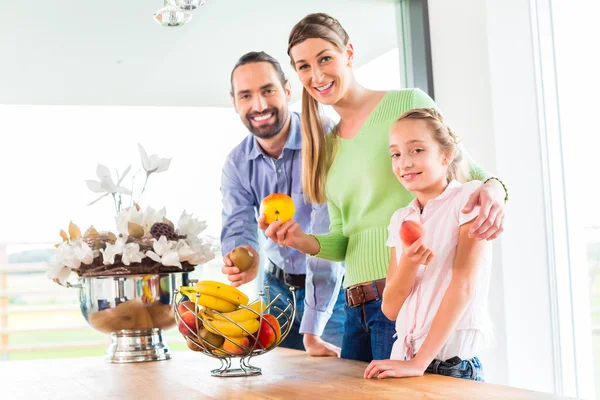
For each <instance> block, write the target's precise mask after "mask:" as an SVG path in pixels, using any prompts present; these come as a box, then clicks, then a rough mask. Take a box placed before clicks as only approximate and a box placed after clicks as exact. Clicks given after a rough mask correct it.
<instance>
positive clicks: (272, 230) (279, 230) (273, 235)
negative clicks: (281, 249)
mask: <svg viewBox="0 0 600 400" xmlns="http://www.w3.org/2000/svg"><path fill="white" fill-rule="evenodd" d="M258 227H259V228H260V229H262V230H263V231H265V235H266V236H267V237H268V238H269V239H271V240H272V241H274V242H275V243H277V244H279V245H280V246H288V247H292V248H294V249H298V247H299V246H300V245H301V243H302V240H303V239H305V236H307V235H306V234H305V233H304V232H302V230H301V229H300V225H299V224H298V223H297V222H296V221H294V220H293V219H290V220H289V221H287V222H285V223H283V224H282V223H281V221H279V220H276V221H274V222H272V223H271V224H267V223H266V221H265V216H264V215H261V216H260V217H259V218H258Z"/></svg>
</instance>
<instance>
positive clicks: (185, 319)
mask: <svg viewBox="0 0 600 400" xmlns="http://www.w3.org/2000/svg"><path fill="white" fill-rule="evenodd" d="M196 321H198V322H196ZM196 323H197V324H198V326H197V328H198V330H199V329H200V328H201V327H202V324H201V323H200V320H198V319H197V318H196V314H194V313H193V312H191V311H188V312H185V313H183V314H181V319H180V320H179V323H178V324H177V329H179V333H181V334H182V335H183V336H191V337H194V335H195V334H197V331H196ZM186 325H187V326H186Z"/></svg>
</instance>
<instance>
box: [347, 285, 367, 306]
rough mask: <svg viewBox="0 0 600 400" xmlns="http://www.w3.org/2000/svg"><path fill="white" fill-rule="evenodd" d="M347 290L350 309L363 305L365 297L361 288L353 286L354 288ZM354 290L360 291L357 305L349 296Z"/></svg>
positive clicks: (351, 296)
mask: <svg viewBox="0 0 600 400" xmlns="http://www.w3.org/2000/svg"><path fill="white" fill-rule="evenodd" d="M347 290H348V298H349V299H350V302H351V303H352V304H351V305H350V308H356V307H358V306H361V305H363V304H365V301H366V299H367V298H366V296H365V291H364V290H363V287H362V286H354V287H352V288H349V289H347ZM355 290H360V295H359V300H358V302H357V303H355V302H354V297H353V295H352V294H351V293H352V292H353V291H355Z"/></svg>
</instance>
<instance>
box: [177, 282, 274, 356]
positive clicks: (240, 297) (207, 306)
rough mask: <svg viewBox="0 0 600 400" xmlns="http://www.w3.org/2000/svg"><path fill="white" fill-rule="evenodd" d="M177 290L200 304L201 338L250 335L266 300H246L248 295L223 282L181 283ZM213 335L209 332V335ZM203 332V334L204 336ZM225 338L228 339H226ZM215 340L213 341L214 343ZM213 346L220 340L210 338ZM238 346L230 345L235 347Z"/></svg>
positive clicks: (255, 326)
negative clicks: (249, 301)
mask: <svg viewBox="0 0 600 400" xmlns="http://www.w3.org/2000/svg"><path fill="white" fill-rule="evenodd" d="M180 292H181V293H182V294H183V295H186V296H187V297H189V299H190V301H192V302H197V303H198V304H199V305H201V306H203V307H202V308H201V309H200V310H199V312H198V315H199V316H200V318H201V319H202V322H203V323H202V325H203V328H202V333H204V335H202V338H203V339H204V340H207V338H210V337H212V338H221V339H223V337H227V338H238V339H240V340H241V338H243V337H246V336H249V335H252V334H254V333H256V332H257V331H258V329H259V328H260V322H259V318H260V314H262V313H264V312H265V310H266V306H267V305H266V303H265V302H264V301H262V300H256V301H254V302H252V303H251V304H248V296H246V295H245V294H244V293H242V292H241V291H240V290H238V289H236V288H234V287H233V286H230V285H228V284H225V283H221V282H215V281H200V282H198V283H197V284H196V285H194V286H182V287H181V288H180ZM210 335H212V336H210ZM205 336H206V337H205ZM225 341H227V340H225ZM213 342H214V343H213ZM209 343H211V344H212V345H213V346H214V347H212V346H211V347H212V348H211V349H208V350H214V351H215V352H217V351H216V350H217V349H215V348H216V347H222V346H223V345H224V344H223V341H222V340H221V341H217V340H210V341H209ZM235 350H237V349H233V351H235Z"/></svg>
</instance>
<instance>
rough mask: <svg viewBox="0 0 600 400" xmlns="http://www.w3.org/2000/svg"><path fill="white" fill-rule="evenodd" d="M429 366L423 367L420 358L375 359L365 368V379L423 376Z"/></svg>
mask: <svg viewBox="0 0 600 400" xmlns="http://www.w3.org/2000/svg"><path fill="white" fill-rule="evenodd" d="M426 369H427V367H425V368H423V366H422V365H420V364H419V362H418V360H416V359H414V358H413V359H411V360H407V361H401V360H373V361H371V363H370V364H369V366H368V367H367V369H366V370H365V375H364V377H365V379H371V378H377V379H383V378H408V377H410V376H423V373H424V372H425V370H426Z"/></svg>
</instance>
